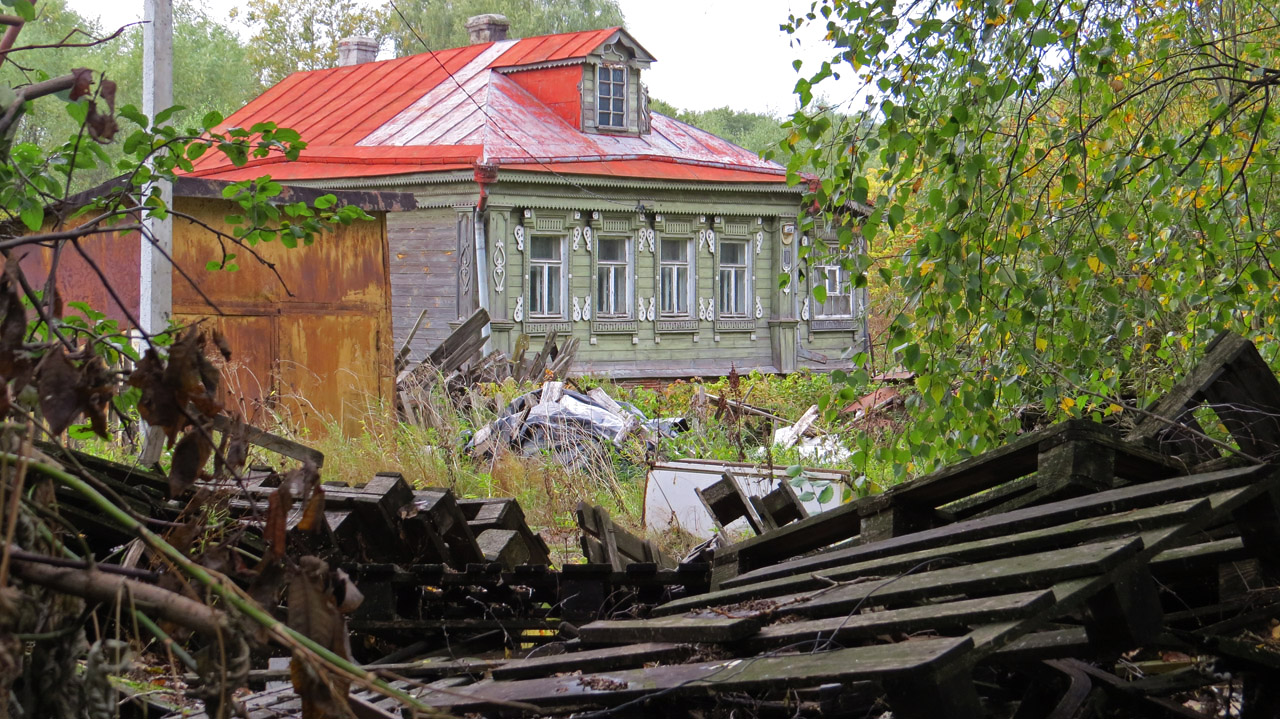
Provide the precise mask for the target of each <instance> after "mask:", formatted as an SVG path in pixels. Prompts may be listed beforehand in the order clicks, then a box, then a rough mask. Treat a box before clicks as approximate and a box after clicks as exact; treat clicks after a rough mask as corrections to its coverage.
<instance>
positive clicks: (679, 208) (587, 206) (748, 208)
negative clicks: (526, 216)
mask: <svg viewBox="0 0 1280 719" xmlns="http://www.w3.org/2000/svg"><path fill="white" fill-rule="evenodd" d="M623 202H624V201H623V200H614V199H612V198H604V199H602V198H598V197H564V198H557V197H520V198H518V199H517V198H510V197H504V198H503V205H504V206H511V207H527V208H529V209H532V210H564V211H570V210H599V211H601V212H623V213H625V212H629V211H635V210H640V209H643V210H644V211H645V212H658V213H664V214H671V215H674V214H680V215H698V214H706V213H709V212H718V213H721V214H723V215H733V216H742V217H790V218H794V217H795V216H796V207H795V206H794V205H777V206H770V205H756V204H721V203H715V202H696V201H694V202H684V201H675V202H669V201H665V200H651V199H646V200H644V201H637V203H636V207H634V208H626V207H621V206H620V203H623ZM419 203H420V204H419V207H425V206H426V205H424V204H421V200H420V201H419Z"/></svg>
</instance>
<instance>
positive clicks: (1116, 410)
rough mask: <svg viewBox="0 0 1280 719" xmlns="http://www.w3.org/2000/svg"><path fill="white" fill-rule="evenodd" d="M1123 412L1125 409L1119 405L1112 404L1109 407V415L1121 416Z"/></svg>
mask: <svg viewBox="0 0 1280 719" xmlns="http://www.w3.org/2000/svg"><path fill="white" fill-rule="evenodd" d="M1123 411H1124V407H1121V406H1120V405H1118V404H1111V405H1108V406H1107V414H1120V413H1121V412H1123Z"/></svg>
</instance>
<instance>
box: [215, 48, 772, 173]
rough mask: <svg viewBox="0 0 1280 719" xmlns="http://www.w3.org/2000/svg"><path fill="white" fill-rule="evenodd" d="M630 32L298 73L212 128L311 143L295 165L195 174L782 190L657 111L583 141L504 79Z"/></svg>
mask: <svg viewBox="0 0 1280 719" xmlns="http://www.w3.org/2000/svg"><path fill="white" fill-rule="evenodd" d="M625 33H626V31H625V30H623V29H621V28H607V29H604V30H591V31H586V32H576V33H562V34H559V35H546V36H542V37H532V38H525V39H522V40H506V41H501V42H496V43H484V44H479V45H469V46H467V47H463V48H455V49H452V50H442V51H439V52H435V53H423V54H420V55H412V56H409V57H403V58H397V59H395V60H385V61H382V62H370V63H364V64H361V65H354V66H350V67H340V68H333V69H329V70H313V71H310V72H299V73H294V74H292V75H290V76H289V77H287V78H285V79H284V80H283V81H281V82H280V83H279V84H277V85H276V86H274V87H272V88H270V89H269V90H267V91H266V92H265V93H263V94H262V95H261V96H260V97H258V98H257V99H255V100H253V101H252V102H250V103H249V104H248V105H246V106H245V107H244V108H242V109H241V110H239V111H238V112H236V113H235V114H233V115H232V116H231V117H229V118H227V120H226V121H225V122H224V123H223V124H222V125H221V126H220V128H219V129H222V130H225V129H227V128H230V127H251V126H252V125H254V124H256V123H258V122H264V121H272V122H275V123H276V124H277V125H278V126H280V127H291V128H293V129H295V130H297V131H298V132H299V133H301V135H302V137H303V139H304V140H306V141H307V142H308V143H309V145H308V147H307V149H306V150H305V151H304V152H303V153H302V156H301V157H300V158H299V160H297V161H293V162H289V161H286V160H285V159H284V158H283V157H279V156H273V157H270V158H267V159H257V160H254V161H253V162H251V163H250V164H249V165H247V166H245V167H241V168H236V167H234V166H232V165H231V164H230V163H229V162H228V161H227V160H226V158H225V157H222V156H221V155H220V154H219V153H209V154H206V155H205V156H203V157H201V158H200V159H199V160H198V161H197V162H196V163H195V172H194V173H191V174H194V175H196V176H201V177H210V178H216V179H224V180H230V179H246V178H252V177H256V176H258V175H260V174H263V173H264V172H269V174H271V175H272V176H273V177H275V178H277V179H283V180H288V179H324V178H330V177H331V178H352V177H379V176H384V175H401V174H407V173H415V172H434V171H440V170H446V169H460V168H463V167H471V166H473V165H474V164H476V163H483V164H485V165H490V166H498V167H506V168H510V169H520V170H533V171H548V172H556V173H565V174H584V175H602V176H614V177H630V178H652V179H670V180H703V181H718V182H781V181H782V180H783V178H784V176H785V170H784V168H783V167H782V166H780V165H778V164H777V163H773V162H769V161H765V160H762V159H760V158H759V157H758V156H756V154H755V153H753V152H750V151H748V150H745V149H743V148H741V147H738V146H737V145H734V144H732V143H730V142H727V141H725V140H723V139H721V138H719V137H716V136H715V135H712V134H711V133H708V132H705V131H703V130H699V129H697V128H695V127H692V126H690V125H686V124H684V123H682V122H678V121H676V120H673V119H671V118H669V117H665V116H662V115H658V114H656V113H655V114H653V115H652V127H651V132H649V133H647V134H644V135H641V136H638V137H636V136H627V135H607V134H593V133H584V132H582V131H580V130H579V129H578V128H577V127H576V126H575V125H572V124H570V123H569V122H567V121H566V117H562V115H563V114H564V112H565V111H564V109H563V108H558V109H559V110H560V112H561V114H560V115H558V114H557V112H556V110H555V109H553V108H551V107H548V105H547V104H544V102H543V101H542V100H540V99H539V98H538V97H535V96H534V95H532V94H530V92H529V91H528V90H526V89H525V88H524V87H521V85H520V84H519V83H517V82H515V81H513V80H512V79H511V77H509V76H508V74H509V73H513V72H515V73H518V72H521V70H520V69H519V68H520V67H522V66H529V65H532V66H538V67H542V66H544V65H543V64H544V63H548V62H561V63H564V62H572V61H574V60H581V59H584V58H586V57H587V56H588V55H590V54H591V53H592V52H594V51H595V50H596V49H597V48H599V47H600V46H601V45H602V44H604V43H605V42H607V41H612V40H614V39H615V38H616V36H618V35H619V34H625ZM627 39H628V40H629V41H631V42H634V41H633V40H630V38H629V36H628V38H627ZM496 68H501V69H502V72H497V71H495V69H496ZM547 77H548V78H558V79H553V80H548V81H550V82H564V83H573V85H574V87H573V88H568V87H566V88H558V87H555V88H551V89H552V90H555V93H554V95H555V96H556V97H558V98H562V97H563V96H564V93H565V92H567V91H569V90H572V91H573V92H577V89H576V87H577V83H576V80H575V78H574V77H573V74H572V73H558V74H553V75H548V76H547ZM561 90H563V91H564V92H561ZM548 101H549V102H554V101H553V100H548Z"/></svg>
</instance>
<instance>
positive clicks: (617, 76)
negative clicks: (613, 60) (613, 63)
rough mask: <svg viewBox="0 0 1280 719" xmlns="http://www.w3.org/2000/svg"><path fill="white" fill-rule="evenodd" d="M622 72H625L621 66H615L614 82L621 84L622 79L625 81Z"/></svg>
mask: <svg viewBox="0 0 1280 719" xmlns="http://www.w3.org/2000/svg"><path fill="white" fill-rule="evenodd" d="M622 72H623V70H622V68H620V67H615V68H613V81H614V82H616V83H619V84H621V83H622V81H623V80H622Z"/></svg>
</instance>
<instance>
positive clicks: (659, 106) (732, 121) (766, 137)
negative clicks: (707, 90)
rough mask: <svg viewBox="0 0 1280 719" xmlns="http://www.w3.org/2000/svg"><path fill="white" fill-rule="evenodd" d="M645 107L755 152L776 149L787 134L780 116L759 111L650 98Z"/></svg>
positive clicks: (761, 152)
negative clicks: (702, 107)
mask: <svg viewBox="0 0 1280 719" xmlns="http://www.w3.org/2000/svg"><path fill="white" fill-rule="evenodd" d="M649 107H650V108H652V109H653V110H654V111H655V112H659V113H662V114H663V115H666V116H667V117H671V118H674V119H676V120H679V121H681V122H685V123H688V124H690V125H693V126H694V127H697V128H700V129H703V130H706V131H707V132H710V133H712V134H714V135H718V136H720V137H723V138H724V139H726V140H728V141H729V142H732V143H733V144H735V145H738V146H739V147H745V148H747V149H748V150H751V151H753V152H755V153H757V154H763V153H765V152H770V151H774V152H776V151H777V150H778V145H779V143H780V142H782V140H783V138H785V137H786V136H787V131H786V130H784V129H782V120H781V119H780V118H777V117H774V116H772V115H767V114H764V113H760V112H748V111H746V110H734V109H733V108H731V107H717V108H715V109H712V110H704V111H696V110H681V109H679V108H677V107H675V106H674V105H670V104H668V103H665V102H663V101H661V100H652V101H650V104H649Z"/></svg>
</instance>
